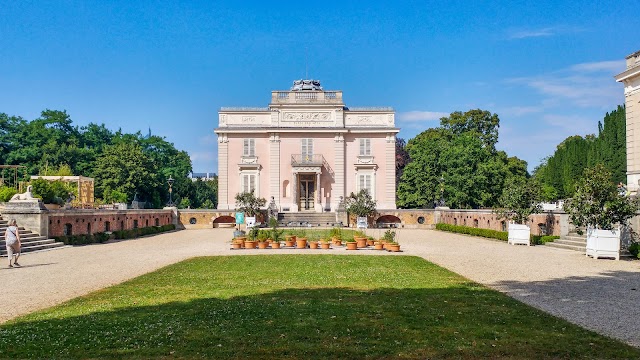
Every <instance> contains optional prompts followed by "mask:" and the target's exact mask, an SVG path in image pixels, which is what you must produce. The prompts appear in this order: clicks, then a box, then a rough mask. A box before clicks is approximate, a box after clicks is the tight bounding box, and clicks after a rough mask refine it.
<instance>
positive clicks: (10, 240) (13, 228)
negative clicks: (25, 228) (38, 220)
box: [4, 219, 22, 268]
mask: <svg viewBox="0 0 640 360" xmlns="http://www.w3.org/2000/svg"><path fill="white" fill-rule="evenodd" d="M4 241H5V244H6V245H7V257H8V258H9V267H10V268H11V267H13V265H15V266H20V264H18V258H19V257H20V247H21V245H22V244H21V243H20V232H19V231H18V226H17V225H16V219H11V220H9V227H7V230H5V232H4ZM14 255H15V257H16V259H15V260H14V261H13V265H11V260H13V256H14Z"/></svg>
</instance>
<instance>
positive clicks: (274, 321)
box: [0, 286, 640, 359]
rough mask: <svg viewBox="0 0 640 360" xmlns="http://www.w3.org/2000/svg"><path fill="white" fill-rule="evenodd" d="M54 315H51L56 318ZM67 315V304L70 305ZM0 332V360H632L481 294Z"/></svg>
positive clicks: (277, 305) (337, 295)
mask: <svg viewBox="0 0 640 360" xmlns="http://www.w3.org/2000/svg"><path fill="white" fill-rule="evenodd" d="M65 306H71V305H63V306H61V307H58V308H55V310H57V311H64V310H65ZM74 306H78V304H77V303H76V304H74ZM42 318H43V315H42V314H35V315H32V316H29V317H26V318H23V319H22V320H20V319H18V320H17V321H12V322H11V323H9V324H5V325H2V326H0V354H2V355H0V356H1V357H8V358H157V357H179V358H192V357H208V358H217V359H220V358H262V359H283V358H292V359H301V358H305V359H338V358H342V359H360V358H378V359H379V358H410V359H425V358H452V357H454V358H535V359H542V358H567V359H568V358H571V359H575V358H592V357H597V358H608V357H610V358H638V357H640V350H638V349H634V348H631V347H628V346H626V345H623V344H620V343H618V342H616V341H613V340H611V339H608V338H605V337H601V336H599V335H596V334H595V333H592V332H589V331H587V330H584V329H581V328H579V327H577V326H574V325H571V324H568V323H567V322H565V321H563V320H560V319H557V318H554V317H551V316H549V315H546V314H544V313H543V312H541V311H538V310H535V309H531V308H530V307H528V306H526V305H524V304H521V303H519V302H517V301H515V300H513V299H510V298H508V297H505V296H503V295H501V294H498V293H496V292H494V291H491V290H489V289H486V288H483V287H474V286H469V287H454V288H444V289H438V288H435V289H379V290H373V291H360V290H352V289H345V288H326V289H325V288H320V289H287V290H281V291H276V292H272V293H265V294H259V295H255V296H241V297H235V298H231V299H217V298H205V299H194V300H192V301H188V302H179V303H178V302H174V303H166V304H162V305H157V306H135V305H133V306H132V307H127V308H122V309H118V310H116V311H103V312H100V311H96V312H92V313H89V314H87V315H82V316H76V317H66V318H54V319H49V320H41V319H42Z"/></svg>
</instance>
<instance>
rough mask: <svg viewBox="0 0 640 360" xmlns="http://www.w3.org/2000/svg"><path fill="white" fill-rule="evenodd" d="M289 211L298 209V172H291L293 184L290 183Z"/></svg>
mask: <svg viewBox="0 0 640 360" xmlns="http://www.w3.org/2000/svg"><path fill="white" fill-rule="evenodd" d="M291 199H292V202H293V203H292V204H291V211H298V173H295V172H294V173H293V184H291Z"/></svg>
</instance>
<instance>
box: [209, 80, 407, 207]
mask: <svg viewBox="0 0 640 360" xmlns="http://www.w3.org/2000/svg"><path fill="white" fill-rule="evenodd" d="M218 120H219V124H218V128H216V130H215V133H216V134H217V135H218V197H219V199H218V209H233V208H235V196H236V194H238V193H241V192H245V191H250V190H253V191H254V192H255V194H256V195H257V196H259V197H263V198H265V199H267V200H270V199H271V197H273V199H274V200H275V203H276V205H277V206H278V209H279V211H283V212H302V211H308V212H324V211H335V209H336V208H337V206H338V204H339V203H340V200H341V197H345V196H347V195H348V194H350V193H351V192H354V193H357V192H358V191H360V190H361V189H366V190H367V191H369V193H370V194H371V196H372V197H373V198H374V199H375V200H376V201H377V203H378V208H380V209H395V208H396V203H395V141H396V134H397V133H398V131H399V129H398V128H396V127H395V113H394V110H393V109H392V108H388V107H379V108H353V107H351V108H350V107H347V106H345V104H344V101H343V99H342V91H339V90H337V91H333V90H332V91H325V90H323V89H322V87H321V86H320V82H319V81H316V80H297V81H295V82H294V85H293V87H292V88H291V89H290V90H284V91H272V92H271V103H270V104H269V106H268V107H264V108H251V107H241V108H228V107H225V108H222V109H220V112H219V115H218Z"/></svg>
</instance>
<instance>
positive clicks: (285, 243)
mask: <svg viewBox="0 0 640 360" xmlns="http://www.w3.org/2000/svg"><path fill="white" fill-rule="evenodd" d="M295 244H296V241H295V240H285V241H284V246H287V247H293V246H294V245H295Z"/></svg>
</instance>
